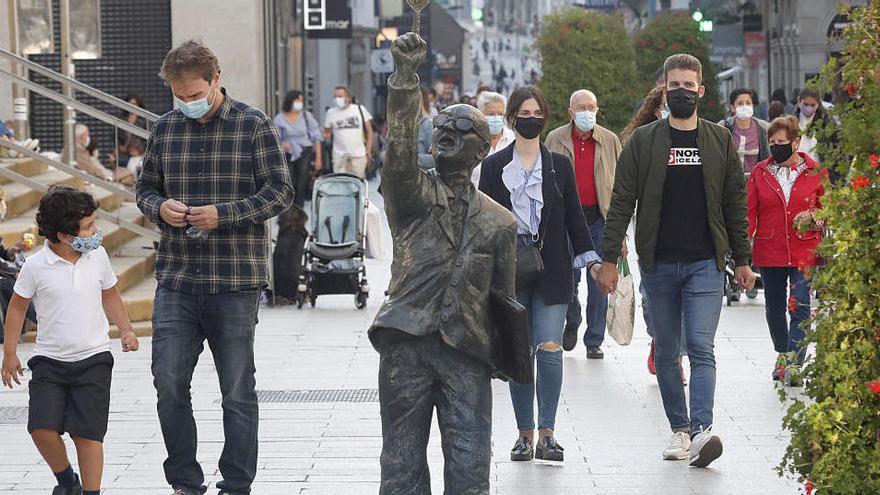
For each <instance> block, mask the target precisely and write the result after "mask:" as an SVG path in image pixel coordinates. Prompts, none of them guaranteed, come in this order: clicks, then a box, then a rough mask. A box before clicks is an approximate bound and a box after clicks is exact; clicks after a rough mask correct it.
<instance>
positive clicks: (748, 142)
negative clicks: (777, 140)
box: [719, 88, 770, 174]
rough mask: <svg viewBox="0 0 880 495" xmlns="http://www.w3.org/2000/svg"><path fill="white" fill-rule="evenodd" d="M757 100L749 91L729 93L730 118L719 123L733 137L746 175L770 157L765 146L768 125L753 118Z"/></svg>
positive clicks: (768, 149)
mask: <svg viewBox="0 0 880 495" xmlns="http://www.w3.org/2000/svg"><path fill="white" fill-rule="evenodd" d="M757 99H758V97H757V94H756V93H755V92H754V91H752V90H751V89H746V88H739V89H734V90H733V91H731V92H730V115H731V116H730V117H728V118H726V119H724V120H722V121H721V122H719V124H721V125H723V126H724V127H727V130H728V131H730V134H731V135H732V136H733V146H734V147H735V148H736V150H737V151H736V152H737V154H738V155H739V159H740V161H741V162H742V164H743V170H744V171H745V173H747V174H750V173H752V170H754V168H755V165H757V164H758V162H762V161H764V160H766V159H767V158H768V157H769V156H770V145H768V144H767V128H768V127H769V126H770V123H769V122H767V121H764V120H761V119H759V118H757V117H755V116H754V114H755V102H756V101H757Z"/></svg>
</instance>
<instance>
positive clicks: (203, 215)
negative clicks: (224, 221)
mask: <svg viewBox="0 0 880 495" xmlns="http://www.w3.org/2000/svg"><path fill="white" fill-rule="evenodd" d="M186 221H187V222H188V223H189V224H190V225H195V226H196V227H198V228H200V229H202V230H214V229H216V228H217V225H219V219H218V216H217V207H216V206H214V205H208V206H193V207H192V208H190V209H189V212H188V213H187V215H186Z"/></svg>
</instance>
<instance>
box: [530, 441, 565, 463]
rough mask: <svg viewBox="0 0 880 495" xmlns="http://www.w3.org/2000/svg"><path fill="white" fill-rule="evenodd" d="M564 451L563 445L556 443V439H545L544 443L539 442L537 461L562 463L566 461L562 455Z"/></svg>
mask: <svg viewBox="0 0 880 495" xmlns="http://www.w3.org/2000/svg"><path fill="white" fill-rule="evenodd" d="M563 450H565V449H563V448H562V445H559V444H558V443H556V439H555V438H553V437H544V439H543V440H542V441H540V442H538V447H537V448H535V459H541V460H544V461H556V462H562V461H563V460H565V454H563V453H562V451H563Z"/></svg>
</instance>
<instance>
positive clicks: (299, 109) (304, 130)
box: [272, 89, 322, 208]
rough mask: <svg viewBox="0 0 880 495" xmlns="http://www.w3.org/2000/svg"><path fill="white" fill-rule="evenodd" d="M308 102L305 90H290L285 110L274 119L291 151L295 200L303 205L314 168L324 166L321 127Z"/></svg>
mask: <svg viewBox="0 0 880 495" xmlns="http://www.w3.org/2000/svg"><path fill="white" fill-rule="evenodd" d="M304 105H305V97H304V96H303V93H302V91H299V90H296V89H294V90H291V91H288V92H287V95H285V96H284V102H283V103H282V105H281V112H279V113H278V115H276V116H275V118H274V119H273V120H272V122H273V123H274V124H275V127H276V128H278V135H279V136H280V138H281V146H282V147H283V148H284V153H285V154H286V155H287V163H288V165H289V167H290V180H291V181H292V182H293V192H294V194H293V202H294V204H295V205H297V206H299V207H300V208H302V206H303V204H305V201H306V199H307V198H306V196H307V194H308V189H309V181H310V180H311V177H312V170H313V169H314V170H316V171H317V170H321V167H322V164H321V128H320V127H319V125H318V121H317V120H315V117H314V116H313V115H312V113H311V112H309V111H308V110H305V109H304ZM313 162H314V166H313V167H312V166H311V165H312V163H313Z"/></svg>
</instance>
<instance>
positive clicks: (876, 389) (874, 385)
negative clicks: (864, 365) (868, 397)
mask: <svg viewBox="0 0 880 495" xmlns="http://www.w3.org/2000/svg"><path fill="white" fill-rule="evenodd" d="M868 389H869V390H870V391H871V392H873V393H874V395H875V396H876V395H880V381H877V379H876V378H875V379H873V380H871V381H870V382H868Z"/></svg>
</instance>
